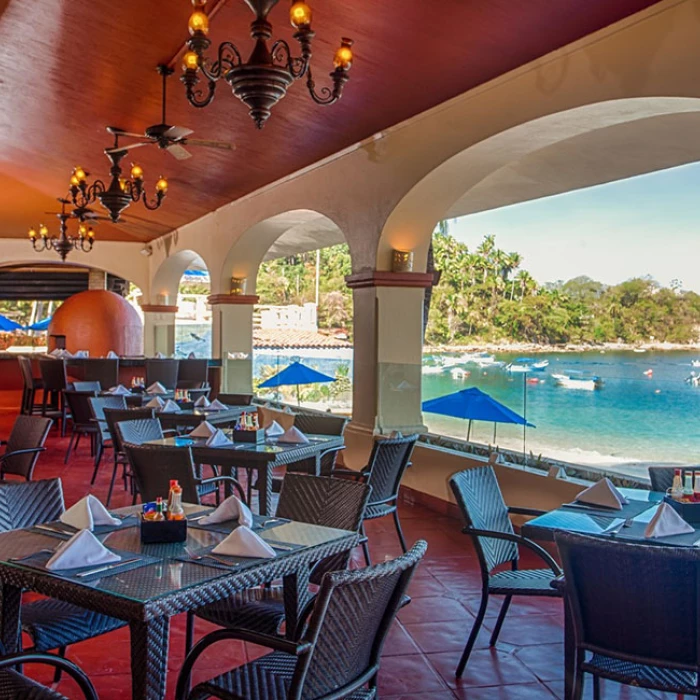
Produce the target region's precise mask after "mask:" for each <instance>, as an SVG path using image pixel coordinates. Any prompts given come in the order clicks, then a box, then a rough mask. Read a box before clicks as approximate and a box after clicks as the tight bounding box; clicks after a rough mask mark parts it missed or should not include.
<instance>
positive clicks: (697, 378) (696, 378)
mask: <svg viewBox="0 0 700 700" xmlns="http://www.w3.org/2000/svg"><path fill="white" fill-rule="evenodd" d="M685 383H686V384H690V386H700V375H697V374H695V372H691V373H690V376H689V377H686V379H685Z"/></svg>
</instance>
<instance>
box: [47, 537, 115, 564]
mask: <svg viewBox="0 0 700 700" xmlns="http://www.w3.org/2000/svg"><path fill="white" fill-rule="evenodd" d="M118 561H121V557H120V556H119V555H118V554H115V553H114V552H110V551H109V549H107V548H106V547H105V546H104V545H103V544H102V543H101V542H100V541H99V540H98V539H97V537H95V535H93V534H92V532H90V530H81V531H80V532H76V533H75V535H73V537H71V538H70V539H69V540H66V541H65V542H62V543H61V544H60V545H59V546H58V548H57V549H56V552H55V553H54V555H53V556H52V557H51V559H49V560H48V561H47V562H46V568H47V569H48V570H49V571H56V570H59V569H77V568H79V567H81V566H94V565H96V564H111V563H113V562H118Z"/></svg>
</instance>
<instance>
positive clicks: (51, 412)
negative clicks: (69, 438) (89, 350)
mask: <svg viewBox="0 0 700 700" xmlns="http://www.w3.org/2000/svg"><path fill="white" fill-rule="evenodd" d="M39 370H40V372H41V379H42V381H43V383H44V399H43V401H42V402H41V415H42V416H49V417H50V418H55V419H56V420H60V421H61V437H65V436H66V418H67V416H68V409H67V406H66V401H65V397H64V396H63V392H64V391H65V390H66V387H67V386H68V379H67V377H66V362H65V360H58V359H54V358H43V357H42V358H40V359H39ZM49 400H50V402H51V403H50V407H49V405H48V404H49Z"/></svg>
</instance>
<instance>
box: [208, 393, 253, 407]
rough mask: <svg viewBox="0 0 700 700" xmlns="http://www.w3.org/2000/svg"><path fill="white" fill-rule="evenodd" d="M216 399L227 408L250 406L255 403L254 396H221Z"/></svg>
mask: <svg viewBox="0 0 700 700" xmlns="http://www.w3.org/2000/svg"><path fill="white" fill-rule="evenodd" d="M216 398H217V399H219V401H221V403H223V404H226V405H227V406H250V405H251V404H252V403H253V394H219V395H218V396H217V397H216Z"/></svg>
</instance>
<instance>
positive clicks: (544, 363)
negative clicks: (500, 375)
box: [506, 357, 549, 374]
mask: <svg viewBox="0 0 700 700" xmlns="http://www.w3.org/2000/svg"><path fill="white" fill-rule="evenodd" d="M547 367H549V360H540V361H539V362H535V361H534V360H531V359H528V358H526V357H521V358H519V359H517V360H514V361H513V362H511V363H510V364H508V365H506V371H508V372H511V373H513V374H522V373H523V372H544V371H545V369H546V368H547Z"/></svg>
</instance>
